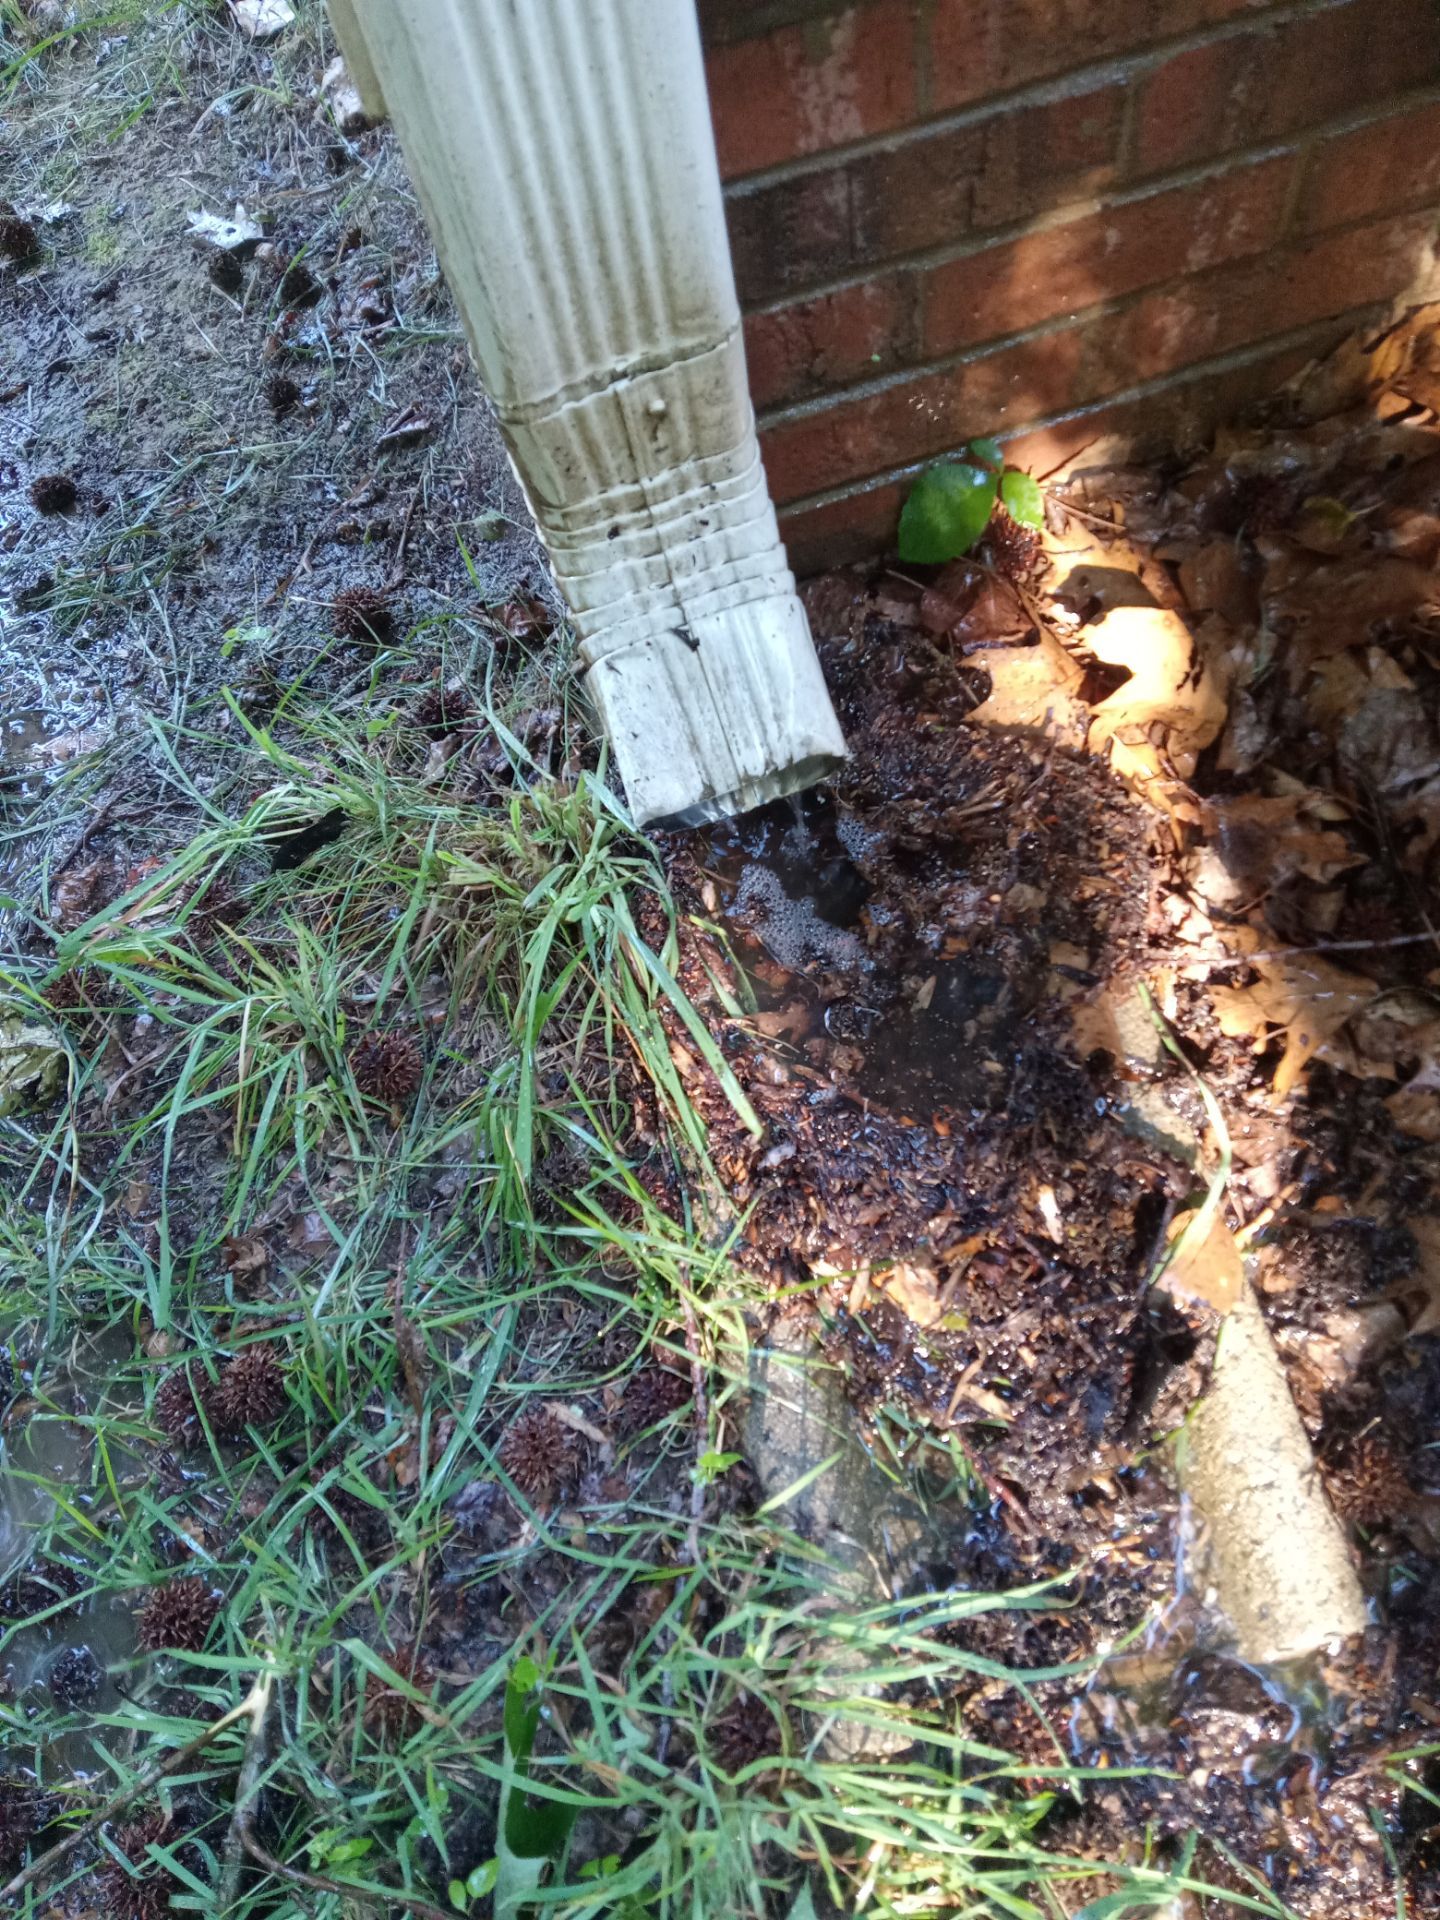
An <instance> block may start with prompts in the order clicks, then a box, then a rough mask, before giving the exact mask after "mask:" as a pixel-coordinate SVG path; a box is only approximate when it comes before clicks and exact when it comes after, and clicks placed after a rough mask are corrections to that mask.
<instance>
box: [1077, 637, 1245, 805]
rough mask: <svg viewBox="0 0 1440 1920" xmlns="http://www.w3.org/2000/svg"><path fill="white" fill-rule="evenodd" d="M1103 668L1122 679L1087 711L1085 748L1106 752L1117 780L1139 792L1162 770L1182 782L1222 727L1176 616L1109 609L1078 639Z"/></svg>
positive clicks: (1210, 682)
mask: <svg viewBox="0 0 1440 1920" xmlns="http://www.w3.org/2000/svg"><path fill="white" fill-rule="evenodd" d="M1084 639H1085V643H1086V645H1087V646H1088V647H1089V648H1090V650H1091V652H1092V653H1093V654H1094V655H1095V657H1096V659H1097V660H1102V661H1103V662H1104V663H1105V664H1106V665H1107V666H1111V667H1123V668H1125V669H1126V671H1127V672H1128V673H1129V675H1130V678H1129V679H1128V680H1126V682H1125V683H1124V685H1123V686H1120V687H1117V688H1116V690H1115V691H1114V693H1112V694H1109V695H1107V696H1106V698H1105V699H1103V700H1102V701H1101V702H1100V704H1099V705H1098V706H1097V707H1096V708H1095V710H1094V717H1093V718H1092V720H1091V723H1090V732H1089V738H1088V741H1087V745H1088V746H1089V748H1090V751H1091V752H1092V753H1102V752H1104V751H1105V750H1106V749H1107V748H1108V749H1109V752H1110V758H1111V762H1112V764H1113V765H1114V766H1115V769H1116V771H1117V772H1118V773H1119V774H1120V775H1121V776H1122V778H1126V779H1130V780H1132V781H1135V782H1137V783H1138V784H1140V785H1141V786H1144V785H1147V784H1149V783H1150V782H1151V781H1152V780H1155V779H1157V778H1161V777H1163V775H1164V772H1165V771H1166V769H1165V768H1164V767H1163V766H1162V764H1161V760H1160V756H1161V754H1163V755H1164V756H1165V759H1167V760H1168V762H1169V767H1170V769H1173V771H1174V772H1175V774H1177V775H1178V776H1179V778H1180V779H1182V780H1188V779H1189V778H1190V776H1191V775H1192V774H1193V773H1194V771H1195V765H1196V761H1197V760H1198V758H1199V756H1200V753H1201V751H1202V749H1204V748H1205V747H1208V746H1209V745H1210V743H1211V742H1212V741H1213V740H1215V739H1217V738H1218V737H1219V734H1220V729H1221V728H1222V727H1223V726H1224V724H1225V711H1226V705H1225V695H1224V692H1223V690H1222V689H1221V688H1220V686H1219V685H1218V683H1217V681H1216V677H1215V675H1214V673H1213V672H1212V671H1211V669H1210V668H1209V666H1208V665H1207V663H1206V661H1205V658H1204V656H1203V654H1202V653H1201V651H1200V649H1199V648H1198V647H1197V645H1196V643H1195V638H1194V635H1193V634H1192V633H1191V631H1190V629H1189V628H1188V627H1187V626H1186V624H1185V622H1184V621H1183V620H1182V619H1181V618H1180V616H1179V615H1178V614H1176V613H1172V612H1169V611H1168V610H1167V609H1165V608H1163V607H1117V608H1116V609H1115V610H1114V611H1113V612H1112V613H1108V614H1107V615H1106V616H1105V618H1104V619H1103V620H1101V621H1099V622H1098V623H1097V624H1096V625H1095V626H1093V627H1087V628H1086V629H1085V633H1084Z"/></svg>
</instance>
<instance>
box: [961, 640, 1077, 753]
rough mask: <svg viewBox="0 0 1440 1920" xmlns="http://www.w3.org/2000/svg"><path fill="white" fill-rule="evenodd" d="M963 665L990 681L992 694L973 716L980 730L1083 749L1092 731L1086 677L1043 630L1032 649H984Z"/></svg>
mask: <svg viewBox="0 0 1440 1920" xmlns="http://www.w3.org/2000/svg"><path fill="white" fill-rule="evenodd" d="M965 664H966V666H967V667H981V668H983V669H984V671H985V672H986V673H988V674H989V676H990V691H989V693H988V694H987V695H986V697H985V699H984V700H982V701H981V703H980V705H979V706H978V707H976V709H975V711H974V712H973V713H972V714H971V715H970V716H969V717H970V720H971V721H972V722H973V723H974V724H975V725H976V726H980V727H995V728H997V729H999V730H1001V731H1004V730H1007V729H1016V730H1018V731H1020V732H1025V733H1043V734H1045V735H1046V736H1047V738H1049V739H1052V740H1056V741H1058V742H1059V743H1060V744H1061V745H1068V746H1079V745H1081V744H1083V741H1084V738H1085V734H1086V732H1087V729H1088V726H1089V713H1088V710H1087V708H1086V707H1085V706H1084V705H1083V704H1082V703H1081V701H1080V699H1079V697H1078V696H1079V692H1080V684H1081V681H1082V680H1083V679H1084V675H1083V674H1082V672H1081V670H1080V668H1079V666H1078V665H1077V664H1076V662H1075V661H1074V660H1072V659H1071V658H1070V655H1069V654H1068V653H1066V651H1065V649H1064V648H1063V647H1062V646H1061V645H1060V643H1059V641H1058V640H1056V639H1055V638H1054V636H1053V635H1052V634H1050V633H1047V632H1045V631H1043V630H1042V632H1041V634H1040V638H1039V640H1038V641H1037V642H1036V644H1035V645H1034V646H1032V647H982V648H980V649H979V651H978V652H975V653H971V654H967V655H966V657H965Z"/></svg>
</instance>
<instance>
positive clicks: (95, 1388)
mask: <svg viewBox="0 0 1440 1920" xmlns="http://www.w3.org/2000/svg"><path fill="white" fill-rule="evenodd" d="M130 1351H131V1345H130V1341H129V1338H128V1337H127V1336H126V1335H125V1334H123V1333H119V1332H116V1333H112V1334H106V1335H103V1336H101V1337H100V1338H98V1339H94V1340H88V1341H84V1342H77V1343H76V1344H75V1346H74V1347H73V1348H72V1349H71V1351H70V1353H69V1354H68V1355H67V1358H66V1361H65V1363H64V1364H63V1365H62V1366H60V1367H59V1368H57V1369H55V1370H54V1373H53V1374H52V1375H50V1376H49V1377H44V1378H41V1379H37V1378H36V1377H35V1375H34V1374H32V1376H31V1377H30V1378H29V1379H25V1378H23V1377H22V1378H21V1379H19V1380H17V1382H16V1387H17V1391H16V1392H15V1394H14V1396H13V1398H12V1399H11V1401H10V1405H9V1407H8V1409H6V1411H5V1413H4V1417H3V1420H0V1587H3V1586H7V1585H8V1586H9V1587H10V1588H11V1591H12V1593H13V1594H15V1596H16V1600H17V1604H16V1607H15V1612H16V1613H17V1614H19V1615H20V1616H21V1618H22V1619H27V1620H28V1617H29V1616H36V1615H39V1616H47V1617H40V1618H37V1619H35V1620H34V1623H33V1624H29V1623H27V1624H23V1625H19V1626H11V1627H10V1628H9V1629H8V1631H7V1630H6V1627H5V1623H4V1616H3V1615H0V1692H3V1694H4V1695H5V1696H6V1697H7V1698H8V1699H9V1700H10V1701H11V1702H13V1703H14V1705H15V1707H16V1708H17V1709H18V1710H19V1711H20V1713H21V1714H23V1713H24V1712H25V1709H26V1708H27V1706H30V1707H36V1706H40V1705H42V1704H44V1703H45V1702H46V1701H47V1700H49V1699H53V1700H54V1702H55V1704H56V1705H57V1706H60V1707H61V1708H62V1709H64V1710H66V1711H69V1712H73V1713H77V1714H80V1715H81V1716H82V1717H83V1716H84V1715H86V1714H89V1713H92V1712H105V1711H108V1710H109V1709H111V1708H114V1707H116V1706H118V1705H119V1703H120V1700H121V1694H120V1691H119V1688H118V1686H117V1684H116V1678H115V1676H116V1674H117V1673H118V1672H119V1671H120V1670H122V1669H123V1667H124V1666H125V1664H126V1663H127V1662H128V1661H129V1660H130V1659H131V1658H132V1657H133V1655H134V1652H135V1625H134V1618H133V1615H132V1613H131V1611H130V1608H129V1607H128V1606H127V1605H126V1604H125V1602H124V1601H123V1600H122V1599H116V1598H113V1597H109V1596H107V1597H105V1598H103V1599H81V1600H79V1602H78V1603H72V1602H71V1598H70V1592H71V1589H72V1588H74V1589H75V1590H76V1591H78V1592H80V1593H82V1594H83V1592H84V1588H85V1585H86V1581H85V1579H84V1576H83V1574H82V1573H81V1572H80V1570H79V1569H77V1568H72V1567H71V1566H69V1565H68V1563H66V1562H65V1561H62V1560H53V1561H51V1560H47V1559H46V1558H45V1557H44V1556H43V1554H37V1552H36V1549H37V1547H38V1546H39V1545H40V1543H41V1541H42V1540H43V1537H44V1529H45V1528H46V1527H47V1525H48V1523H49V1521H50V1520H51V1518H52V1517H53V1515H54V1513H55V1511H56V1507H57V1504H58V1502H59V1501H60V1500H61V1499H62V1498H63V1499H66V1500H70V1501H73V1502H75V1503H76V1504H77V1505H78V1506H81V1507H83V1506H84V1505H85V1504H86V1503H87V1502H88V1501H89V1499H90V1497H91V1487H92V1481H93V1473H94V1442H93V1438H92V1435H91V1431H90V1429H89V1427H88V1426H87V1425H86V1424H84V1421H83V1419H82V1418H78V1417H76V1416H86V1417H90V1416H93V1415H95V1414H96V1413H98V1412H100V1411H102V1410H103V1407H104V1404H105V1398H106V1381H107V1379H108V1378H110V1377H113V1375H114V1374H115V1372H116V1371H117V1370H118V1368H119V1365H120V1364H121V1362H122V1361H123V1360H125V1359H128V1358H129V1355H130ZM38 1371H39V1372H40V1373H42V1374H44V1373H45V1372H46V1363H45V1362H44V1361H43V1359H42V1360H41V1362H40V1363H39V1368H38ZM36 1388H38V1391H34V1390H33V1389H36ZM110 1460H111V1467H112V1470H114V1471H116V1472H119V1473H123V1472H124V1470H125V1466H126V1462H125V1461H124V1459H123V1458H122V1457H119V1456H117V1453H116V1450H115V1448H114V1447H113V1446H112V1447H111V1450H110ZM32 1556H33V1557H32ZM51 1609H53V1612H52V1611H51ZM48 1758H49V1763H50V1765H52V1766H53V1767H55V1768H56V1769H60V1770H64V1771H66V1772H72V1773H78V1772H82V1771H84V1769H85V1768H86V1767H87V1766H89V1765H90V1764H91V1763H92V1761H93V1755H92V1754H91V1751H90V1743H89V1738H88V1735H87V1733H86V1732H85V1730H84V1726H83V1724H82V1725H81V1726H80V1727H79V1728H78V1729H77V1730H76V1731H75V1732H74V1733H73V1734H70V1735H67V1736H65V1737H63V1738H62V1739H60V1740H59V1741H56V1742H54V1743H51V1745H50V1747H49V1749H48Z"/></svg>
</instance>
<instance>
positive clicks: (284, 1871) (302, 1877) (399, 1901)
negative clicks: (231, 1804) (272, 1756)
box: [240, 1801, 455, 1920]
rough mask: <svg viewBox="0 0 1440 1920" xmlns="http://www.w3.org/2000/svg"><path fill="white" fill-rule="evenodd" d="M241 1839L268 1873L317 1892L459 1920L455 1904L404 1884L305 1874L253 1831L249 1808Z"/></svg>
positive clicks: (440, 1919) (427, 1918)
mask: <svg viewBox="0 0 1440 1920" xmlns="http://www.w3.org/2000/svg"><path fill="white" fill-rule="evenodd" d="M253 1804H254V1802H253V1801H252V1802H251V1805H252V1806H253ZM240 1838H241V1841H242V1843H243V1845H244V1848H245V1851H246V1852H247V1853H248V1854H249V1856H250V1858H251V1859H252V1860H254V1861H256V1862H258V1864H259V1865H260V1866H262V1867H264V1869H265V1871H266V1872H267V1873H273V1874H275V1875H276V1876H277V1877H278V1878H279V1879H281V1880H289V1881H291V1882H292V1883H293V1884H294V1885H295V1886H297V1887H310V1888H312V1889H313V1890H314V1891H315V1892H316V1893H338V1894H340V1895H341V1896H342V1897H343V1898H344V1899H346V1900H359V1901H362V1902H373V1904H374V1905H375V1906H377V1907H409V1908H410V1910H411V1912H412V1913H421V1914H424V1916H425V1920H455V1911H454V1908H453V1907H452V1908H451V1909H450V1911H449V1912H448V1913H447V1912H446V1910H445V1908H444V1907H436V1906H432V1905H431V1903H430V1902H429V1901H428V1900H425V1899H423V1898H422V1897H421V1896H420V1895H419V1894H418V1893H409V1892H407V1890H406V1889H405V1888H404V1887H385V1888H383V1889H382V1888H380V1887H375V1888H370V1887H357V1886H356V1885H355V1884H354V1883H353V1882H352V1881H347V1880H327V1879H325V1877H324V1876H323V1875H322V1874H318V1873H305V1872H304V1871H303V1870H302V1869H301V1868H299V1867H287V1866H286V1865H285V1864H284V1863H283V1862H282V1861H279V1860H277V1859H276V1858H275V1856H274V1854H273V1853H267V1852H266V1851H265V1849H264V1847H262V1846H261V1844H260V1842H259V1841H258V1840H257V1839H256V1838H255V1835H254V1834H253V1833H252V1832H251V1831H250V1816H249V1812H248V1810H247V1812H246V1813H245V1815H244V1817H243V1818H242V1820H241V1822H240Z"/></svg>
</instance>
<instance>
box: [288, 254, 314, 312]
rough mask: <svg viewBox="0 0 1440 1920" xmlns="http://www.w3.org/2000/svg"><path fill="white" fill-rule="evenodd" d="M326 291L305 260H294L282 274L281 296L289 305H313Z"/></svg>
mask: <svg viewBox="0 0 1440 1920" xmlns="http://www.w3.org/2000/svg"><path fill="white" fill-rule="evenodd" d="M324 291H325V290H324V288H323V287H322V286H321V285H320V282H319V281H318V280H317V279H316V278H315V276H314V274H313V273H311V271H310V269H309V267H307V266H306V264H305V262H304V261H303V260H292V261H291V262H290V265H289V266H288V267H286V269H285V271H284V272H283V273H282V274H281V276H280V298H281V299H282V300H283V301H284V302H285V304H286V306H287V307H313V306H314V304H315V302H316V301H317V300H318V299H319V298H320V296H321V294H322V293H323V292H324Z"/></svg>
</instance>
